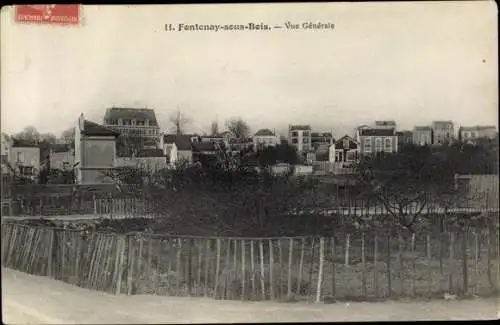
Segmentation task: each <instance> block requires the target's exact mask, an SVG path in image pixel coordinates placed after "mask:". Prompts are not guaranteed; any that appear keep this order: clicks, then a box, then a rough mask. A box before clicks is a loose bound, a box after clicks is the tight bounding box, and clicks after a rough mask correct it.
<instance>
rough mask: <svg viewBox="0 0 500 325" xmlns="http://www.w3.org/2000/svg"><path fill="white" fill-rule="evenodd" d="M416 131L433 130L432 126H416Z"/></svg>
mask: <svg viewBox="0 0 500 325" xmlns="http://www.w3.org/2000/svg"><path fill="white" fill-rule="evenodd" d="M413 130H414V131H431V130H432V128H431V127H430V126H416V127H415V128H414V129H413Z"/></svg>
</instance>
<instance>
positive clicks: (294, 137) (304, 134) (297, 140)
mask: <svg viewBox="0 0 500 325" xmlns="http://www.w3.org/2000/svg"><path fill="white" fill-rule="evenodd" d="M288 141H289V143H290V144H291V145H292V146H294V147H295V148H297V152H299V153H305V152H308V151H310V150H311V149H312V143H311V126H310V125H290V126H289V127H288Z"/></svg>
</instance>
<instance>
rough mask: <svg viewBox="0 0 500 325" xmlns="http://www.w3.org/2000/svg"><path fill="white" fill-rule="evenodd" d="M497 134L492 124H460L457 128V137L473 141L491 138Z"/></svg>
mask: <svg viewBox="0 0 500 325" xmlns="http://www.w3.org/2000/svg"><path fill="white" fill-rule="evenodd" d="M497 134H498V132H497V129H496V127H494V126H483V125H476V126H462V127H460V128H459V129H458V138H459V139H460V140H461V141H464V142H469V143H475V141H476V140H477V139H481V138H483V139H493V138H495V137H496V135H497Z"/></svg>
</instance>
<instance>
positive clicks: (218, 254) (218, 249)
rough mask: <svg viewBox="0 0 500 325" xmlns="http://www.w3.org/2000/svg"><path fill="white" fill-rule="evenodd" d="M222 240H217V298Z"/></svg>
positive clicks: (215, 294)
mask: <svg viewBox="0 0 500 325" xmlns="http://www.w3.org/2000/svg"><path fill="white" fill-rule="evenodd" d="M220 246H221V245H220V238H217V257H216V258H217V261H216V265H215V290H214V296H215V297H217V292H218V289H219V272H220Z"/></svg>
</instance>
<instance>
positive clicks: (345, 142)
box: [344, 139, 349, 149]
mask: <svg viewBox="0 0 500 325" xmlns="http://www.w3.org/2000/svg"><path fill="white" fill-rule="evenodd" d="M344 149H349V139H344Z"/></svg>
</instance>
